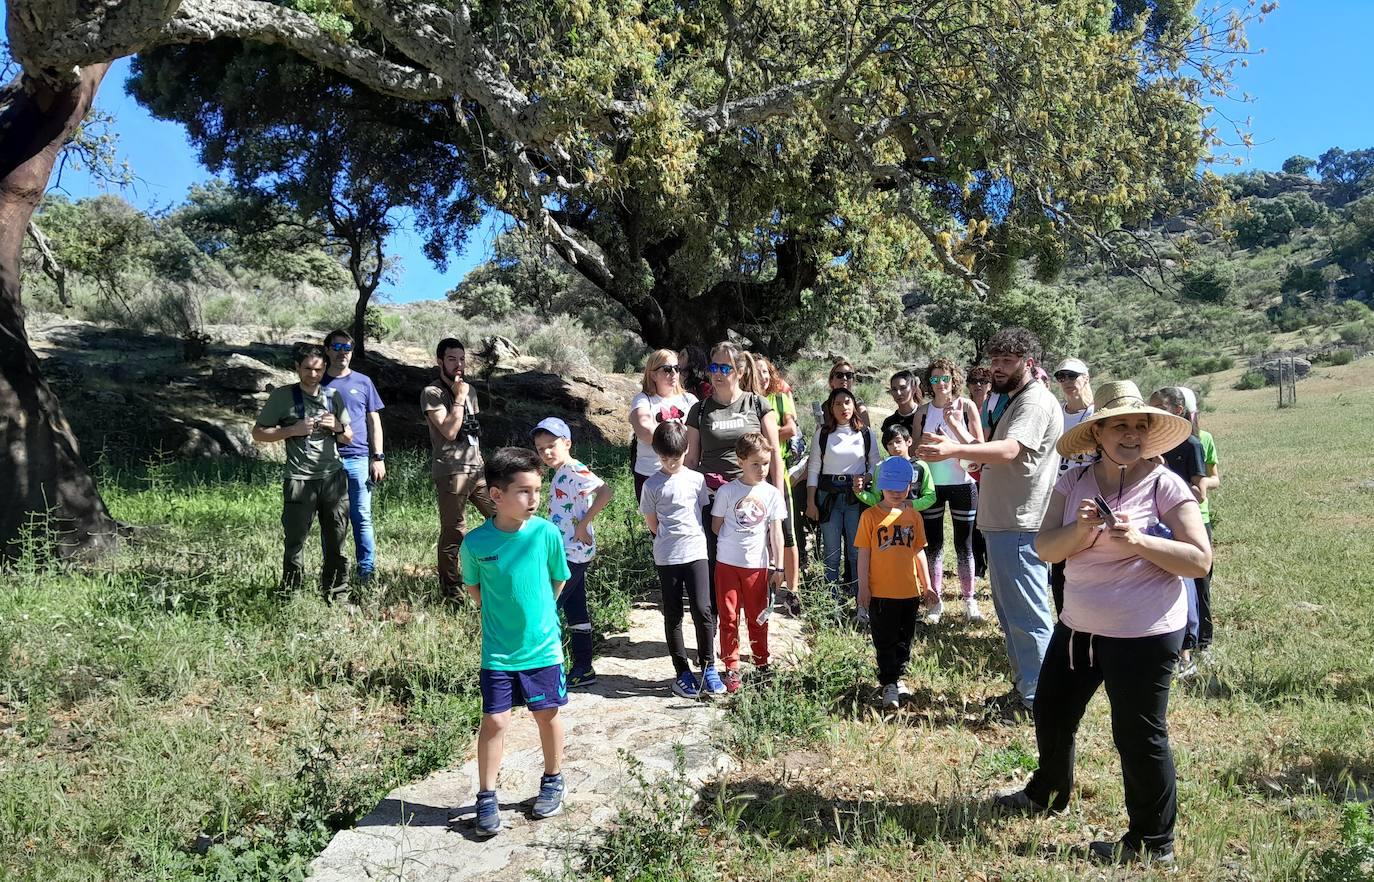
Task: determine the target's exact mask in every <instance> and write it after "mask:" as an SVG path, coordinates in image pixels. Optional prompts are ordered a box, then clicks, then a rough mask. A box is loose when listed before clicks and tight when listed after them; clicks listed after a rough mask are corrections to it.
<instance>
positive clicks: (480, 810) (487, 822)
mask: <svg viewBox="0 0 1374 882" xmlns="http://www.w3.org/2000/svg"><path fill="white" fill-rule="evenodd" d="M500 832H501V806H500V804H499V803H498V802H497V801H496V791H495V790H481V791H479V792H478V793H477V835H478V836H481V837H483V838H485V837H488V836H495V835H496V834H497V833H500Z"/></svg>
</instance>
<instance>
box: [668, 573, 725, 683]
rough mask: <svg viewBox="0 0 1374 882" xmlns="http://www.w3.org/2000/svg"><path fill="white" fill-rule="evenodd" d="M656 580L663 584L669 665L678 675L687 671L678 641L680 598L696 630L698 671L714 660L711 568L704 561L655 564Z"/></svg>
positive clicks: (680, 641)
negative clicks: (670, 663)
mask: <svg viewBox="0 0 1374 882" xmlns="http://www.w3.org/2000/svg"><path fill="white" fill-rule="evenodd" d="M656 569H657V570H658V581H659V584H660V585H661V586H662V587H663V598H662V609H663V639H664V641H665V642H666V643H667V644H668V655H669V656H670V657H672V659H673V668H674V669H675V670H676V671H677V672H678V673H679V674H681V673H682V672H683V671H690V670H691V669H692V668H691V665H689V664H688V663H687V646H686V644H684V643H683V641H682V600H683V596H684V595H685V596H686V599H687V607H688V609H690V610H691V612H692V625H693V627H694V628H695V629H696V632H697V663H698V664H699V665H700V666H701V669H702V670H705V669H706V668H709V667H710V666H711V665H713V664H715V662H716V614H715V613H714V612H713V611H712V610H711V598H712V596H713V595H714V594H715V592H714V591H712V590H711V579H710V575H709V574H710V571H711V570H712V569H714V567H712V566H711V565H710V564H709V563H707V562H706V561H704V560H694V561H692V562H691V563H684V564H669V565H667V566H661V567H656Z"/></svg>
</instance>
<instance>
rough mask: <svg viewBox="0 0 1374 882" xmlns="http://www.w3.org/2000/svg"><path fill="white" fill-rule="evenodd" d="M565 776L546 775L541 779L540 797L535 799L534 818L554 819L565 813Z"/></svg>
mask: <svg viewBox="0 0 1374 882" xmlns="http://www.w3.org/2000/svg"><path fill="white" fill-rule="evenodd" d="M563 790H564V787H563V776H562V775H561V774H559V775H544V776H543V777H541V778H540V779H539V795H538V796H536V797H535V798H534V816H535V817H536V818H552V817H553V816H554V815H556V814H558V813H559V812H561V811H563Z"/></svg>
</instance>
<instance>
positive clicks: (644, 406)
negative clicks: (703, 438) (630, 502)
mask: <svg viewBox="0 0 1374 882" xmlns="http://www.w3.org/2000/svg"><path fill="white" fill-rule="evenodd" d="M696 403H697V397H696V396H695V395H693V394H692V393H690V392H684V391H683V389H682V368H681V365H680V363H679V361H678V354H677V353H676V352H674V351H673V350H671V349H659V350H657V351H656V352H651V353H649V357H648V358H647V359H646V360H645V361H644V383H643V391H642V392H640V393H639V394H638V395H636V396H635V397H634V400H632V401H631V402H630V430H631V431H632V432H633V433H634V441H633V442H632V443H633V444H634V476H635V499H638V498H639V495H640V491H642V490H643V489H644V482H645V481H647V480H649V478H650V477H652V476H653V474H654V473H655V472H657V471H658V469H659V465H658V456H657V455H656V454H655V453H654V448H653V442H654V429H657V428H658V427H659V424H661V423H667V422H685V421H686V419H687V413H688V411H690V410H691V409H692V405H694V404H696Z"/></svg>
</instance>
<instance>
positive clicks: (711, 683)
mask: <svg viewBox="0 0 1374 882" xmlns="http://www.w3.org/2000/svg"><path fill="white" fill-rule="evenodd" d="M701 688H702V689H704V690H705V691H706V693H707V694H708V695H724V694H725V683H724V682H722V681H721V679H720V674H717V673H716V666H715V665H711V666H710V667H709V668H707V669H706V670H704V671H702V672H701Z"/></svg>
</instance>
